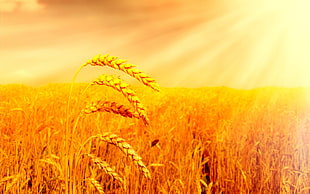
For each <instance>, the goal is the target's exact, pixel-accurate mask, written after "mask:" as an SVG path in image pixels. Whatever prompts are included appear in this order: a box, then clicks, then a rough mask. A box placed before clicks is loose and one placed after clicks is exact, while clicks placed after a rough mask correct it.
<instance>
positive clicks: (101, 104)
mask: <svg viewBox="0 0 310 194" xmlns="http://www.w3.org/2000/svg"><path fill="white" fill-rule="evenodd" d="M82 112H83V113H85V114H90V113H95V112H112V113H114V114H119V115H121V116H123V117H129V118H137V119H139V118H140V116H139V114H138V113H137V112H133V111H131V110H130V109H129V108H128V107H126V106H124V105H121V104H118V103H116V102H110V101H101V100H98V101H97V102H92V103H90V104H88V105H86V107H85V108H84V109H83V110H82Z"/></svg>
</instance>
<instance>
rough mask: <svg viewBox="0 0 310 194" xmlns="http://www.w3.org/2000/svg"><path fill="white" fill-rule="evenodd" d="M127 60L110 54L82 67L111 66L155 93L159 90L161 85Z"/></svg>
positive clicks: (95, 58)
mask: <svg viewBox="0 0 310 194" xmlns="http://www.w3.org/2000/svg"><path fill="white" fill-rule="evenodd" d="M126 62H127V60H123V59H118V57H115V56H110V55H108V54H106V55H96V56H94V57H93V58H91V59H89V60H88V61H87V62H86V63H84V64H83V65H82V67H84V66H87V65H88V64H89V65H92V66H109V67H112V68H114V69H119V70H121V71H123V72H125V73H127V74H128V75H130V76H132V77H134V78H136V79H137V80H139V81H140V82H141V83H143V84H144V85H146V86H148V87H151V88H152V89H154V90H155V91H158V92H159V91H160V90H159V85H158V84H157V83H156V81H155V80H154V79H153V78H151V77H150V76H148V75H146V74H145V73H143V72H142V71H140V70H139V69H136V68H135V67H136V66H135V65H133V64H129V63H126Z"/></svg>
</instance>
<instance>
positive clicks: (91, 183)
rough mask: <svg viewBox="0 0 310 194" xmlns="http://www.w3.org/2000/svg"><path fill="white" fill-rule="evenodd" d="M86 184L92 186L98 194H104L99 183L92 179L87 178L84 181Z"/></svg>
mask: <svg viewBox="0 0 310 194" xmlns="http://www.w3.org/2000/svg"><path fill="white" fill-rule="evenodd" d="M85 180H86V181H87V183H88V184H90V185H92V186H93V187H94V188H95V189H96V190H97V191H98V193H100V194H104V193H105V192H104V191H103V187H102V186H101V185H100V183H99V182H98V181H97V180H96V179H94V178H87V179H85Z"/></svg>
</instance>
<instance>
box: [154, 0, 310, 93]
mask: <svg viewBox="0 0 310 194" xmlns="http://www.w3.org/2000/svg"><path fill="white" fill-rule="evenodd" d="M222 3H223V4H222V5H218V6H219V7H221V6H223V7H225V9H219V10H218V12H219V13H218V14H216V15H217V16H216V17H213V18H211V19H210V18H208V19H206V20H204V22H203V23H202V24H201V25H199V26H197V27H196V28H193V29H191V30H189V31H188V33H187V34H185V35H184V37H183V38H180V40H179V41H177V42H175V43H174V44H172V45H171V46H170V47H167V48H165V49H163V50H162V51H161V53H159V54H158V56H161V60H162V62H161V64H169V63H171V62H175V63H176V64H178V65H179V66H180V68H178V69H177V70H176V73H175V75H176V77H179V78H183V79H178V81H177V82H175V83H174V84H175V86H177V85H183V84H185V83H188V82H190V83H192V84H193V85H199V82H201V81H202V80H205V79H206V78H207V77H209V78H210V77H211V78H213V79H212V82H209V83H205V84H206V85H208V84H211V85H212V84H213V85H227V84H228V85H229V86H231V87H237V88H253V87H260V86H284V87H296V86H310V76H309V75H308V72H310V58H309V57H310V55H309V51H310V36H309V34H310V22H309V21H310V20H309V19H310V12H309V10H310V1H306V0H297V1H295V0H286V1H279V0H278V1H276V0H273V1H267V0H265V1H264V0H263V1H244V0H239V1H234V2H233V3H232V2H231V1H224V2H222ZM184 48H186V49H184ZM193 56H194V57H193ZM171 58H178V59H179V60H178V61H172V60H171ZM154 61H155V60H154ZM189 63H190V65H186V64H189ZM157 64H158V62H157ZM206 67H207V68H206ZM193 74H195V75H196V76H192V75H193ZM168 81H169V80H167V82H168Z"/></svg>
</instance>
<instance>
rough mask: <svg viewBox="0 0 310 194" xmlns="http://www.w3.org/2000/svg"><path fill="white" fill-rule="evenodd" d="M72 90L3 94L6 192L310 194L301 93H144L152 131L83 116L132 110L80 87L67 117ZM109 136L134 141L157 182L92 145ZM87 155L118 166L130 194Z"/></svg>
mask: <svg viewBox="0 0 310 194" xmlns="http://www.w3.org/2000/svg"><path fill="white" fill-rule="evenodd" d="M69 87H70V86H69V85H65V84H54V85H53V84H51V85H48V86H45V87H41V88H32V87H26V86H23V85H5V86H1V87H0V166H1V167H2V168H1V169H0V191H1V192H2V193H3V192H10V193H27V192H32V193H59V192H68V193H83V192H87V193H92V192H94V193H95V192H99V191H100V190H98V187H96V185H95V184H90V183H94V182H92V180H96V181H97V182H96V183H98V184H99V186H101V187H102V190H103V191H104V192H105V193H145V192H147V193H200V192H202V193H223V192H224V193H309V191H310V163H309V154H310V143H309V142H310V132H309V128H310V117H309V115H310V106H309V102H308V101H307V98H306V97H305V95H304V92H305V90H304V89H302V88H294V89H285V88H261V89H255V90H235V89H230V88H224V87H215V88H198V89H186V88H166V89H165V88H164V89H163V91H162V92H161V93H159V94H154V93H153V92H152V91H151V90H149V89H145V88H135V89H136V91H137V94H138V95H139V97H140V99H141V100H142V101H143V102H144V104H145V105H146V107H147V110H148V116H149V119H150V125H149V126H144V124H143V122H142V121H140V120H137V119H130V118H123V117H121V116H119V115H114V114H111V113H98V114H90V115H80V113H81V110H82V109H83V108H84V107H85V105H86V104H87V103H88V102H90V101H94V100H96V99H103V100H104V99H106V100H111V99H113V101H116V102H120V103H122V104H126V103H128V102H126V101H125V100H124V99H123V97H122V96H121V95H120V94H118V93H117V92H115V91H112V90H110V89H109V88H102V87H93V88H90V89H88V90H87V91H86V93H85V94H83V95H82V93H83V90H84V88H85V85H82V84H81V85H76V86H75V87H74V92H73V96H72V98H71V101H70V109H69V110H67V101H68V93H69ZM66 129H67V130H66ZM68 129H69V130H68ZM66 131H67V132H69V134H65V133H66ZM104 132H113V133H115V134H117V135H119V136H121V137H122V138H124V139H126V140H127V141H128V142H129V143H130V144H131V145H132V146H133V148H134V149H135V150H136V151H137V153H139V155H140V156H141V157H142V160H143V162H144V163H145V164H146V166H147V167H148V169H149V170H150V171H151V176H152V178H151V179H147V178H145V177H144V176H143V174H141V173H140V172H139V170H137V169H136V168H134V166H133V164H132V162H131V161H129V160H128V159H127V158H126V157H125V156H124V155H123V154H122V152H121V151H120V150H118V149H117V148H115V147H113V146H111V145H110V144H107V143H102V142H98V141H91V142H88V143H86V144H85V145H84V143H85V142H86V140H87V139H88V138H89V137H91V136H93V135H97V134H102V133H104ZM65 135H67V137H65ZM83 153H89V154H93V155H95V156H97V157H100V158H101V159H102V160H104V161H106V162H107V163H109V164H110V165H111V166H112V168H113V169H114V170H115V171H116V172H118V173H119V175H120V176H121V177H123V178H124V179H125V182H126V187H127V188H126V191H125V190H124V188H123V187H121V186H120V185H119V184H118V183H117V181H115V180H114V179H113V177H111V176H109V175H107V174H106V173H104V172H102V171H100V169H97V168H95V167H94V166H93V163H92V162H91V160H90V159H89V158H87V157H85V154H84V155H83ZM65 180H67V181H65ZM97 186H98V185H97Z"/></svg>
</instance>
